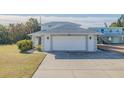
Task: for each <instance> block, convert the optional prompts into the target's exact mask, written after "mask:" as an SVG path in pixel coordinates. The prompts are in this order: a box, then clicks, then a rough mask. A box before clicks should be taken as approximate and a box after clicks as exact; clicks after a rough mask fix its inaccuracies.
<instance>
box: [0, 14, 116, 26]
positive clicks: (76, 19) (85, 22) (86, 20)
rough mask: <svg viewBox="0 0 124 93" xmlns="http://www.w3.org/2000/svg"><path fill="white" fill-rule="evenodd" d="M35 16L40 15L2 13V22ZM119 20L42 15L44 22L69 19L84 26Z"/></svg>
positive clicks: (22, 20)
mask: <svg viewBox="0 0 124 93" xmlns="http://www.w3.org/2000/svg"><path fill="white" fill-rule="evenodd" d="M31 17H34V18H37V19H38V20H39V19H40V18H39V16H16V15H0V24H9V23H21V22H25V21H27V20H28V19H29V18H31ZM116 20H117V17H106V16H105V17H58V16H41V21H42V23H46V22H51V21H68V22H74V23H78V24H81V25H82V27H84V28H87V27H100V26H104V23H105V22H106V23H107V24H110V23H112V22H114V21H116Z"/></svg>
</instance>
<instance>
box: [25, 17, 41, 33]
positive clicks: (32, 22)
mask: <svg viewBox="0 0 124 93" xmlns="http://www.w3.org/2000/svg"><path fill="white" fill-rule="evenodd" d="M26 30H27V32H28V33H32V32H37V31H39V23H38V21H37V19H34V18H30V19H29V20H28V21H27V22H26Z"/></svg>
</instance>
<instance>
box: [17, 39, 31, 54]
mask: <svg viewBox="0 0 124 93" xmlns="http://www.w3.org/2000/svg"><path fill="white" fill-rule="evenodd" d="M17 46H18V48H19V49H20V50H21V52H25V51H27V50H30V49H32V41H31V40H20V41H18V42H17Z"/></svg>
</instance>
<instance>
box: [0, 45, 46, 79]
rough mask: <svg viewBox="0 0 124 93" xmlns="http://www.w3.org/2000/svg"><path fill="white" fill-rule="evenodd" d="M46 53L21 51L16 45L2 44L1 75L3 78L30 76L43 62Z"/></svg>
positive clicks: (0, 53)
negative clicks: (24, 52) (25, 52)
mask: <svg viewBox="0 0 124 93" xmlns="http://www.w3.org/2000/svg"><path fill="white" fill-rule="evenodd" d="M44 58H45V54H43V53H32V54H23V53H20V52H19V50H18V48H17V46H16V45H1V46H0V77H1V78H28V77H32V75H33V73H34V72H35V71H36V70H37V68H38V66H39V65H40V64H41V62H42V61H43V59H44Z"/></svg>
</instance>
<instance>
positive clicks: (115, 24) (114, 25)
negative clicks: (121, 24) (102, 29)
mask: <svg viewBox="0 0 124 93" xmlns="http://www.w3.org/2000/svg"><path fill="white" fill-rule="evenodd" d="M110 27H118V25H117V23H116V22H113V23H112V24H111V25H110Z"/></svg>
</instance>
